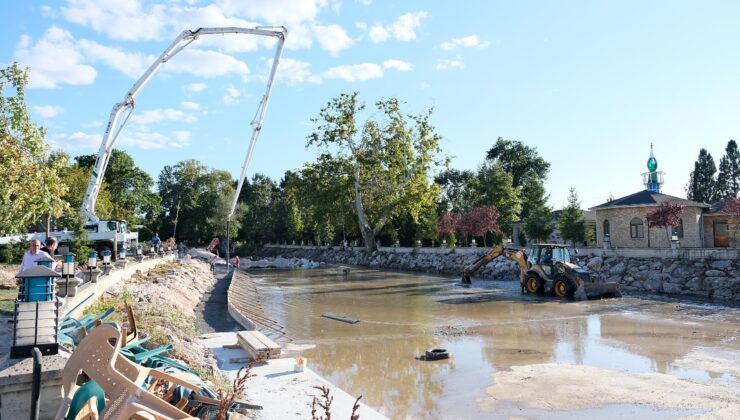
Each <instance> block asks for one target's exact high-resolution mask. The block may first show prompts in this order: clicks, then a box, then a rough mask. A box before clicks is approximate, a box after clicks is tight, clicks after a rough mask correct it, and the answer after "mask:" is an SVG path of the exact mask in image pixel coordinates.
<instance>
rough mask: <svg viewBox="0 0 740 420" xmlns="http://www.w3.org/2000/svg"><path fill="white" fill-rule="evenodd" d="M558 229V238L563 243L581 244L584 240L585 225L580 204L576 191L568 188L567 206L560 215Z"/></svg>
mask: <svg viewBox="0 0 740 420" xmlns="http://www.w3.org/2000/svg"><path fill="white" fill-rule="evenodd" d="M558 229H559V230H560V236H561V237H562V238H563V240H565V241H571V242H572V243H573V244H577V243H583V241H584V240H585V239H586V225H585V219H584V218H583V210H581V202H580V200H579V199H578V193H577V192H576V189H575V188H573V187H570V193H569V194H568V205H567V206H565V208H564V209H563V211H562V212H561V213H560V218H559V219H558Z"/></svg>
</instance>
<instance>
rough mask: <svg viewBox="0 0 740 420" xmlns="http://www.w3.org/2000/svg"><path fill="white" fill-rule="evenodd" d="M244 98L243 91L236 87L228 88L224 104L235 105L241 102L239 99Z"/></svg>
mask: <svg viewBox="0 0 740 420" xmlns="http://www.w3.org/2000/svg"><path fill="white" fill-rule="evenodd" d="M241 96H242V93H241V91H239V89H237V88H235V87H234V86H228V87H226V94H225V95H224V97H223V101H224V104H226V105H233V104H235V103H238V102H239V98H240V97H241Z"/></svg>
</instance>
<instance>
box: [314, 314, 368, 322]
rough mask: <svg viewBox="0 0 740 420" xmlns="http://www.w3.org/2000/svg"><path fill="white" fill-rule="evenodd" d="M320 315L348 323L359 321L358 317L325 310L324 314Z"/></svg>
mask: <svg viewBox="0 0 740 420" xmlns="http://www.w3.org/2000/svg"><path fill="white" fill-rule="evenodd" d="M321 316H323V317H324V318H329V319H333V320H336V321H342V322H346V323H348V324H357V323H358V322H360V320H359V319H355V318H350V317H348V316H343V315H337V314H333V313H331V312H326V313H325V314H323V315H321Z"/></svg>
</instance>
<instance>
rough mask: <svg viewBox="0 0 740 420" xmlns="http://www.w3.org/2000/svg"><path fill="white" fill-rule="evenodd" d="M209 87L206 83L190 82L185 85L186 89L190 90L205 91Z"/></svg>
mask: <svg viewBox="0 0 740 420" xmlns="http://www.w3.org/2000/svg"><path fill="white" fill-rule="evenodd" d="M207 87H208V86H207V85H206V84H205V83H190V84H188V85H185V90H186V91H188V92H203V91H204V90H206V88H207Z"/></svg>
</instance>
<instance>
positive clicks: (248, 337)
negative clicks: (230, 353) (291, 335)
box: [236, 331, 280, 359]
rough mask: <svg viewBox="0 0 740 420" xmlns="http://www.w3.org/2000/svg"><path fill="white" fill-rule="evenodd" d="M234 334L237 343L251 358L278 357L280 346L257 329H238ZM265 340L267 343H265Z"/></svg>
mask: <svg viewBox="0 0 740 420" xmlns="http://www.w3.org/2000/svg"><path fill="white" fill-rule="evenodd" d="M255 333H256V334H255ZM236 336H237V341H238V343H239V345H240V346H241V347H242V348H243V349H244V351H246V352H247V354H249V355H250V357H252V358H253V359H265V358H266V359H275V358H278V357H280V346H278V345H277V344H276V343H275V342H273V341H272V340H270V339H269V338H267V337H265V335H264V334H262V333H260V332H259V331H239V332H238V333H237V334H236ZM262 340H264V341H262ZM265 341H266V342H268V343H265Z"/></svg>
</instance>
